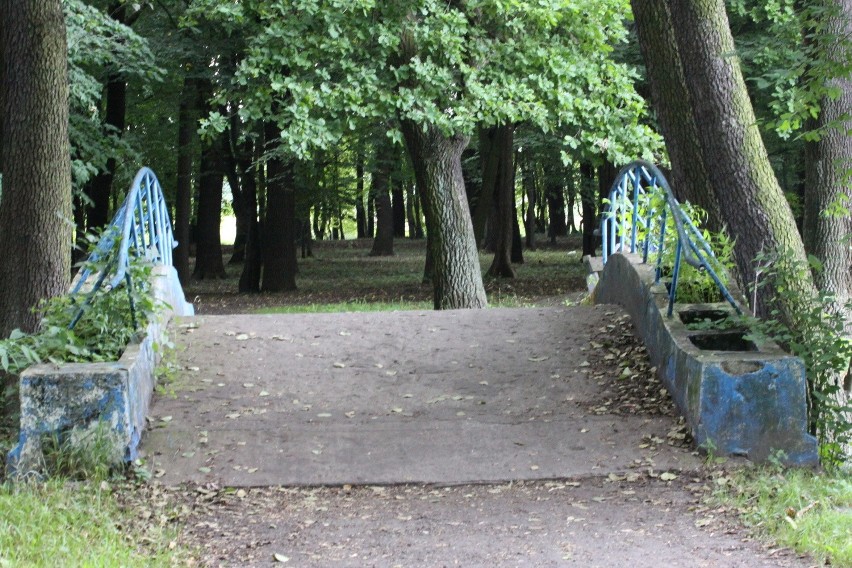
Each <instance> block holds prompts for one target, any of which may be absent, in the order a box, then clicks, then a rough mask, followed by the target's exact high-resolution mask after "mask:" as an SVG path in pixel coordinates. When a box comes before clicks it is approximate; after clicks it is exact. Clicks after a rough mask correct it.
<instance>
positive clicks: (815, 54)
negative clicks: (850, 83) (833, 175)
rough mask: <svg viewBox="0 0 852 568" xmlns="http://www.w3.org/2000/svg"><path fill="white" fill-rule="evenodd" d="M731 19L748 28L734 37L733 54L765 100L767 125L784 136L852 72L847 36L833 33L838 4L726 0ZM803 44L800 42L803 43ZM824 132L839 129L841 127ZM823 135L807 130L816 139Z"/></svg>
mask: <svg viewBox="0 0 852 568" xmlns="http://www.w3.org/2000/svg"><path fill="white" fill-rule="evenodd" d="M727 3H728V7H729V9H730V11H731V12H732V14H733V15H734V16H735V17H738V18H742V19H745V20H746V21H749V22H750V24H749V25H747V26H743V29H742V30H741V31H742V33H738V34H737V51H738V53H739V54H740V55H741V57H742V59H743V60H744V62H745V63H746V67H747V75H749V76H750V78H751V80H752V82H753V85H754V86H755V87H756V88H757V89H758V90H759V91H762V92H764V93H766V94H767V95H768V96H769V101H768V104H769V109H770V113H771V115H772V117H773V118H772V119H771V120H769V121H768V123H767V125H766V126H767V127H768V128H770V129H773V130H775V131H776V132H777V133H778V135H780V136H781V137H782V138H787V137H789V136H791V135H792V134H793V133H795V132H798V131H801V130H802V129H803V128H805V127H806V126H807V123H808V121H809V120H810V119H814V118H816V117H818V116H819V113H820V108H821V104H822V100H823V99H824V98H826V97H827V98H831V99H836V98H837V97H838V96H839V95H840V90H839V87H838V85H837V84H836V83H834V81H835V79H839V78H846V77H849V76H850V73H852V58H850V57H849V56H848V54H849V53H850V49H852V44H850V38H849V37H846V36H843V35H838V32H837V31H832V26H831V23H832V21H833V20H834V21H836V20H837V18H838V17H839V14H838V9H837V3H835V2H830V1H824V0H820V1H816V2H799V1H797V0H773V1H772V2H766V1H763V0H728V2H727ZM803 40H804V41H803ZM826 127H827V128H843V129H844V130H845V128H846V127H845V126H843V125H842V124H840V123H838V124H833V125H827V126H826ZM822 135H823V132H819V131H814V130H810V131H808V132H805V134H804V136H805V138H806V139H810V140H817V139H819V138H820V137H821V136H822Z"/></svg>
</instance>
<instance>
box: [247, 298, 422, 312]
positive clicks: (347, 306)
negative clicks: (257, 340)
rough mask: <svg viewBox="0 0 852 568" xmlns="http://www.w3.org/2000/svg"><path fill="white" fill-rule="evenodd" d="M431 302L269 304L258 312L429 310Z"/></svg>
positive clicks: (357, 301) (356, 301)
mask: <svg viewBox="0 0 852 568" xmlns="http://www.w3.org/2000/svg"><path fill="white" fill-rule="evenodd" d="M430 309H432V304H431V302H415V301H405V300H400V301H395V302H394V301H388V302H365V301H359V300H355V301H352V302H330V303H325V304H319V303H318V304H292V305H283V306H270V307H268V308H260V309H259V310H257V311H256V312H255V313H258V314H299V313H310V314H320V313H321V314H327V313H336V312H393V311H399V310H430Z"/></svg>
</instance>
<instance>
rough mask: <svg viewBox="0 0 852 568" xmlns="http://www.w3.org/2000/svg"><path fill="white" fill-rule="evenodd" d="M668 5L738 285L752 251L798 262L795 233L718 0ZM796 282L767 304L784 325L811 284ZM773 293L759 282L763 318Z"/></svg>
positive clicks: (751, 269) (800, 252)
mask: <svg viewBox="0 0 852 568" xmlns="http://www.w3.org/2000/svg"><path fill="white" fill-rule="evenodd" d="M670 9H671V14H672V22H673V24H674V30H675V37H676V39H677V45H678V51H679V53H680V60H681V62H682V63H683V69H684V76H685V78H686V84H687V87H688V89H689V94H690V96H691V99H690V100H691V101H692V104H693V116H694V118H695V122H696V125H697V126H698V129H697V130H698V138H699V141H700V144H701V150H702V155H703V156H704V158H705V159H704V163H705V164H708V165H709V164H712V165H713V167H712V168H709V167H708V173H709V175H710V182H711V184H712V186H713V190H714V192H715V195H716V201H717V202H718V204H719V208H720V212H721V214H722V218H723V219H725V222H726V223H727V224H728V228H729V229H730V232H731V235H732V236H733V237H734V239H735V246H734V254H735V258H736V263H737V268H738V269H739V273H740V276H741V278H742V280H743V283H744V284H752V283H753V282H754V280H755V264H754V261H755V258H757V256H758V254H759V253H760V252H762V251H786V252H787V253H789V254H791V255H792V256H793V257H794V258H795V259H797V260H801V261H804V260H805V251H804V246H803V245H802V239H801V237H800V236H799V232H798V230H797V228H796V222H795V220H794V219H793V214H792V212H791V211H790V206H789V205H788V203H787V200H786V199H785V197H784V193H783V192H782V191H781V187H780V186H779V185H778V180H777V179H776V178H775V174H774V172H773V171H772V166H771V165H770V163H769V157H768V155H767V153H766V148H765V147H764V145H763V140H762V139H761V137H760V131H759V130H758V126H757V120H756V119H755V116H754V110H753V108H752V106H751V101H750V100H749V97H748V91H747V90H746V85H745V80H744V79H743V75H742V71H741V70H740V65H739V60H738V59H737V58H736V57H734V56H733V55H732V54H733V53H735V48H734V40H733V37H732V36H731V29H730V25H729V23H728V17H727V14H726V12H725V4H724V1H723V0H693V1H691V2H677V1H674V0H672V1H671V3H670ZM653 80H654V79H653V78H652V81H653ZM691 165H692V164H689V165H687V167H689V166H691ZM800 284H801V286H802V288H801V289H800V290H790V291H789V292H788V293H785V294H784V299H780V298H779V300H778V302H777V306H772V307H778V308H779V309H780V310H781V313H782V315H783V316H784V318H785V319H786V321H787V322H788V323H790V324H793V323H794V314H793V312H794V306H795V305H796V302H798V301H800V298H803V297H805V296H806V295H808V294H805V293H804V292H807V291H808V290H812V282H810V281H802V282H800ZM800 293H801V294H800ZM776 296H777V295H776V294H774V290H771V289H766V288H764V289H763V292H761V293H760V294H759V295H758V306H757V308H758V313H759V314H761V315H762V316H769V314H770V311H771V310H770V308H771V306H769V305H767V304H768V303H767V301H766V298H770V297H776Z"/></svg>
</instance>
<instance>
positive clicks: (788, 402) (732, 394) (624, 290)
mask: <svg viewBox="0 0 852 568" xmlns="http://www.w3.org/2000/svg"><path fill="white" fill-rule="evenodd" d="M594 299H595V301H596V302H597V303H613V304H620V305H622V306H624V308H625V309H626V310H627V311H628V313H630V315H631V318H632V320H633V323H634V325H635V327H636V330H637V334H638V335H639V336H640V338H641V339H642V340H643V341H644V343H645V345H646V347H647V349H648V353H649V356H650V358H651V362H652V363H653V364H654V365H655V366H656V367H657V372H658V374H659V376H660V379H661V381H662V382H663V384H664V385H665V386H666V388H667V389H668V390H669V392H670V393H671V395H672V398H673V399H674V402H675V404H676V406H677V407H678V410H679V411H680V412H681V414H682V415H683V416H684V418H685V419H686V422H687V424H688V425H689V427H690V429H691V431H692V434H693V437H694V438H695V440H696V442H697V443H698V444H699V446H704V447H706V448H708V449H710V448H712V450H713V451H714V452H715V453H717V454H719V455H731V456H744V457H747V458H748V459H750V460H752V461H756V462H762V461H766V460H768V459H770V458H773V457H781V459H782V461H784V462H786V463H789V464H794V465H815V464H817V463H818V461H819V458H818V451H817V442H816V439H815V438H814V437H813V436H811V435H809V434H808V433H807V399H806V396H807V394H806V393H807V383H806V380H805V369H804V365H803V364H802V362H801V360H800V359H798V358H796V357H793V356H791V355H789V354H787V353H785V352H784V351H782V350H781V349H780V348H779V347H778V346H777V345H775V344H772V343H763V344H760V345H754V344H749V342H747V341H745V340H744V339H742V338H739V337H737V336H736V335H734V334H731V333H729V332H724V333H721V332H713V331H708V330H703V331H696V330H690V329H689V328H688V326H687V325H686V324H685V323H684V322H683V321H681V314H683V313H692V312H696V311H698V312H701V313H722V314H724V313H725V312H729V313H732V312H731V308H730V306H729V305H728V304H703V305H689V304H680V305H676V306H675V315H674V316H673V317H672V318H668V317H666V309H667V303H668V297H667V294H666V290H665V287H664V286H662V285H660V284H654V272H653V268H652V267H651V266H649V265H647V264H642V262H641V257H639V256H638V255H632V254H614V255H612V256H610V258H609V259H608V262H607V264H606V266H605V267H604V269H603V271H602V273H601V274H600V279H599V281H598V283H597V286H596V287H595V290H594ZM779 452H783V453H782V454H779Z"/></svg>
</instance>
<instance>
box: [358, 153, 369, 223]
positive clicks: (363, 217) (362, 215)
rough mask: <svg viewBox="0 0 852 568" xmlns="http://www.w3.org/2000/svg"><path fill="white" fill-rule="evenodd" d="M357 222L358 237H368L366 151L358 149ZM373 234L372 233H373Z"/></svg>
mask: <svg viewBox="0 0 852 568" xmlns="http://www.w3.org/2000/svg"><path fill="white" fill-rule="evenodd" d="M355 224H356V226H357V228H358V238H359V239H366V238H367V211H366V210H365V209H364V153H363V152H362V151H361V150H358V155H357V157H356V158H355ZM371 236H372V235H371Z"/></svg>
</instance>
